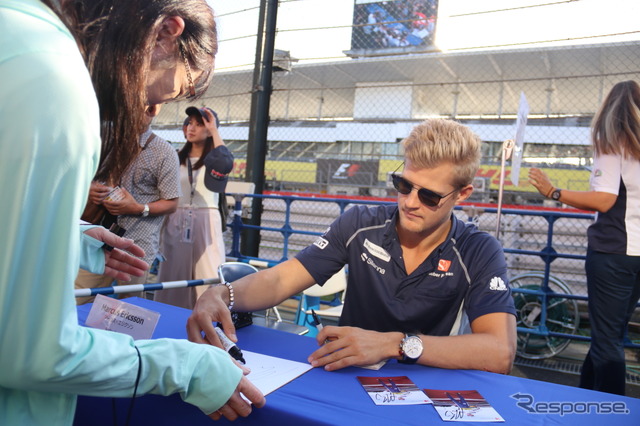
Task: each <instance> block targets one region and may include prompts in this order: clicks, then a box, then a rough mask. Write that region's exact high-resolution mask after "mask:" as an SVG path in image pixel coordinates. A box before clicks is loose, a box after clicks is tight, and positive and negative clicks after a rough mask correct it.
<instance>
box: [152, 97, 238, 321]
mask: <svg viewBox="0 0 640 426" xmlns="http://www.w3.org/2000/svg"><path fill="white" fill-rule="evenodd" d="M186 113H187V116H188V118H189V124H188V126H187V128H186V137H187V142H186V143H185V145H184V147H183V148H182V149H181V150H180V152H179V153H178V158H179V159H180V185H181V188H182V196H181V197H180V200H179V204H178V210H176V212H175V213H173V214H171V215H169V216H167V218H166V219H165V223H164V226H163V229H162V234H161V238H160V239H161V247H160V252H161V253H162V254H163V255H164V256H165V258H166V260H165V261H164V262H162V263H161V264H160V272H159V274H158V280H159V281H161V282H167V281H177V280H192V279H202V278H215V277H217V276H218V273H217V268H218V265H220V263H222V262H224V260H225V247H224V240H223V239H222V219H221V216H220V211H219V210H218V207H219V197H221V196H224V189H225V187H226V184H227V177H228V175H229V172H231V169H232V168H233V156H232V155H231V153H230V152H229V150H228V149H227V147H226V146H225V144H224V141H223V140H222V138H221V137H220V134H219V133H218V124H219V121H218V117H217V116H216V114H215V112H213V110H211V109H210V108H196V107H193V106H192V107H189V108H187V109H186ZM206 289H207V288H206V287H205V286H197V287H188V288H178V289H167V290H163V291H160V292H157V293H156V295H155V300H157V301H159V302H162V303H168V304H171V305H175V306H180V307H183V308H187V309H193V306H194V305H195V302H196V300H197V299H198V297H199V296H200V294H202V293H203V292H204V291H205V290H206Z"/></svg>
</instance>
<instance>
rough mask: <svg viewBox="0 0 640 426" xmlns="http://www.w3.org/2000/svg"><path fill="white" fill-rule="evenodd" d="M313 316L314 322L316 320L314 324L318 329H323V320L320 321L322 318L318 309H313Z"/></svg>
mask: <svg viewBox="0 0 640 426" xmlns="http://www.w3.org/2000/svg"><path fill="white" fill-rule="evenodd" d="M311 316H312V317H313V322H315V324H314V325H315V326H316V328H317V329H318V331H320V330H322V327H323V326H322V322H320V318H319V317H318V315H317V314H316V311H314V310H313V309H312V310H311Z"/></svg>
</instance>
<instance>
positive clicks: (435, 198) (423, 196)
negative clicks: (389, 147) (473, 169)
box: [391, 172, 459, 207]
mask: <svg viewBox="0 0 640 426" xmlns="http://www.w3.org/2000/svg"><path fill="white" fill-rule="evenodd" d="M391 180H392V181H393V187H394V188H395V189H396V191H398V192H399V193H401V194H402V195H409V194H410V193H411V191H412V190H413V188H416V189H417V191H418V199H419V200H420V202H421V203H422V204H424V205H425V206H428V207H436V206H437V205H438V204H440V201H442V199H443V198H447V197H448V196H449V195H451V194H453V193H454V192H456V191H457V190H458V189H459V188H456V189H454V190H453V191H451V192H449V193H448V194H445V195H440V194H436V193H435V192H433V191H431V190H429V189H427V188H421V187H419V186H417V185H414V184H413V183H411V182H409V181H408V180H406V179H405V178H403V177H402V176H400V175H397V174H396V173H395V172H393V173H392V174H391Z"/></svg>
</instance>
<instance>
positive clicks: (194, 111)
mask: <svg viewBox="0 0 640 426" xmlns="http://www.w3.org/2000/svg"><path fill="white" fill-rule="evenodd" d="M205 109H208V110H209V111H210V112H211V113H212V114H213V117H214V118H215V119H216V127H220V119H218V114H216V112H215V111H214V110H212V109H211V108H206V107H205V108H196V107H194V106H190V107H189V108H187V109H186V110H185V111H184V112H186V113H187V115H188V116H189V117H191V116H194V115H195V116H196V117H201V118H202V120H203V121H207V119H208V118H207V117H209V116H208V115H207V113H206V112H205V111H204V110H205Z"/></svg>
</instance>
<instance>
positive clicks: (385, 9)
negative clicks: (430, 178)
mask: <svg viewBox="0 0 640 426" xmlns="http://www.w3.org/2000/svg"><path fill="white" fill-rule="evenodd" d="M347 3H348V2H347ZM440 3H441V4H440V5H438V2H436V1H432V0H420V1H418V0H416V1H400V0H397V1H386V2H360V1H357V2H354V5H353V20H352V24H351V25H350V26H344V25H343V26H339V27H330V26H326V25H323V23H322V22H318V23H317V26H316V27H315V28H296V27H295V26H294V25H295V24H294V23H291V22H290V21H283V23H280V22H279V21H278V24H277V31H276V45H278V41H279V40H290V39H291V38H296V37H299V38H306V39H308V40H310V41H309V46H311V44H312V43H313V41H315V42H316V44H319V43H321V42H324V41H325V40H331V39H332V37H331V35H332V34H334V33H336V32H344V31H347V32H350V34H351V36H350V38H349V39H348V41H347V44H346V45H344V46H340V49H338V51H339V52H341V53H340V55H339V56H341V57H321V58H297V59H296V58H294V57H292V54H291V53H290V52H286V51H278V50H276V55H275V59H274V68H273V75H272V77H273V78H272V88H271V97H270V100H271V101H270V109H269V131H268V137H267V145H268V146H267V150H266V152H267V154H266V158H265V167H264V175H265V179H266V186H265V188H266V189H267V190H282V191H303V192H315V193H324V194H342V195H350V196H353V195H369V196H374V197H381V196H382V197H384V196H387V195H389V193H390V192H389V186H388V179H387V178H388V174H389V173H390V172H391V171H393V170H394V169H395V168H396V167H397V166H398V165H399V164H400V158H401V152H400V144H399V141H401V140H402V139H403V138H404V137H406V136H407V134H408V133H409V132H410V130H411V128H412V127H413V126H414V125H415V124H417V123H419V122H420V121H422V120H424V119H426V118H429V117H448V118H453V119H456V120H459V121H461V122H463V123H465V124H467V125H468V126H470V127H471V128H472V129H473V130H474V131H475V132H476V133H478V135H479V136H480V137H481V139H482V140H483V141H484V143H483V160H482V164H481V167H480V170H479V172H478V174H477V179H476V182H475V186H476V192H475V197H476V200H477V201H483V202H487V203H495V202H496V200H497V196H496V194H497V189H498V184H499V170H500V167H499V165H500V154H501V152H502V145H503V141H504V140H506V139H511V138H513V137H514V136H515V123H516V117H517V112H518V107H519V102H520V97H521V95H522V94H524V95H525V97H526V99H527V101H528V104H529V110H530V112H529V118H528V124H527V127H526V130H525V135H524V141H525V143H524V146H523V153H522V167H521V169H520V173H519V176H518V179H512V177H511V176H510V172H511V170H510V168H508V169H507V178H506V186H505V197H504V201H505V203H506V204H512V205H543V204H548V205H551V206H555V205H556V204H555V203H549V202H548V201H546V200H543V198H542V197H541V196H540V195H539V194H538V193H537V192H536V191H534V189H533V187H532V186H531V185H530V184H529V183H528V182H527V173H528V169H529V167H532V166H536V167H541V168H543V169H544V170H546V171H547V172H548V174H549V175H550V178H551V180H552V182H553V183H554V185H555V186H557V187H560V188H566V189H573V190H586V189H588V187H589V175H590V171H589V167H590V165H591V163H592V157H591V149H590V135H589V124H590V121H591V118H592V116H593V114H594V112H595V111H596V109H597V108H598V106H599V104H600V103H601V101H602V99H603V96H604V95H605V94H606V93H607V91H608V90H609V89H610V88H611V86H612V85H613V84H615V83H616V82H619V81H621V80H628V79H636V80H640V41H638V40H632V41H615V42H611V41H610V40H612V39H613V38H612V37H611V36H612V35H611V34H604V36H603V34H600V33H598V29H597V28H593V30H592V31H593V33H591V34H586V35H585V34H582V36H581V38H575V39H570V38H567V39H565V40H564V42H563V43H559V42H556V43H552V42H550V41H549V40H535V39H534V41H533V42H520V43H518V42H515V41H512V40H511V39H509V40H507V39H505V40H503V42H502V44H501V45H499V46H480V47H479V48H469V49H464V48H459V49H452V50H448V51H443V50H441V49H439V47H438V45H437V44H434V41H435V40H437V38H436V39H434V38H433V34H436V36H437V35H438V31H439V26H440V24H438V22H439V21H438V19H445V18H449V20H451V19H453V18H455V17H453V18H452V17H451V16H446V15H443V14H445V13H446V8H444V6H447V7H450V6H449V5H448V4H445V3H443V2H440ZM558 3H571V2H558ZM246 4H247V2H246V1H245V2H240V3H239V4H238V7H237V11H234V12H233V14H234V15H238V17H244V16H247V15H249V14H253V15H255V14H257V10H256V9H257V8H256V7H253V8H248V7H247V8H246V10H245V9H244V7H245V5H246ZM253 4H254V5H255V4H257V3H256V2H253ZM581 4H586V3H585V2H573V3H572V4H571V5H567V6H566V7H571V8H578V9H575V10H576V13H578V11H579V10H580V9H579V8H580V7H582V6H581ZM213 5H214V8H215V6H216V5H215V2H214V3H213ZM537 6H540V8H542V9H543V10H547V11H548V13H553V12H555V11H557V10H558V7H554V6H553V5H547V6H546V7H547V8H546V9H545V5H537ZM556 6H557V5H556ZM293 7H297V8H298V9H299V10H304V13H305V14H306V15H311V16H312V15H313V14H315V13H317V14H318V15H320V13H321V9H322V8H323V7H326V6H324V5H323V2H319V1H313V0H301V1H296V2H291V1H281V2H280V6H279V12H278V13H279V14H282V16H285V15H284V14H283V12H284V11H286V10H287V9H288V8H293ZM314 8H317V9H314ZM494 12H495V11H494ZM479 13H480V12H479ZM527 13H532V12H531V11H529V12H527V10H524V11H522V13H521V14H519V15H517V16H516V17H517V19H520V20H521V21H520V25H522V26H525V25H527V20H528V19H529V15H527ZM602 13H606V11H603V12H602ZM372 15H375V16H374V17H373V18H372V17H371V16H372ZM278 16H280V15H278ZM283 19H284V18H283ZM371 19H373V21H372V20H371ZM458 19H461V18H460V17H458ZM286 25H289V27H287V26H286ZM510 25H513V26H517V25H518V23H517V22H515V23H514V22H511V23H510ZM223 29H224V28H223ZM443 29H446V28H445V27H443ZM638 29H640V24H638ZM246 31H247V34H246V36H247V37H253V38H252V40H253V39H254V38H255V34H252V33H251V28H246ZM382 32H385V34H386V37H387V38H389V37H391V38H393V37H395V36H398V37H400V38H402V37H405V38H406V37H408V38H409V39H410V40H412V43H413V44H410V45H404V46H395V45H389V41H388V42H387V45H386V46H378V45H377V44H376V43H378V42H376V41H375V36H374V33H379V34H380V33H382ZM637 33H638V34H640V31H637ZM605 36H609V37H605ZM469 37H470V38H472V37H473V36H472V35H471V34H470V36H469ZM514 37H515V36H514ZM637 38H640V37H638V36H637V35H636V39H637ZM420 40H422V41H420ZM514 40H515V39H514ZM237 42H238V40H237V38H236V39H228V40H225V39H222V40H221V42H220V44H221V49H220V50H221V52H222V53H221V54H220V55H224V52H227V54H229V52H230V51H229V49H226V50H225V46H230V47H231V48H232V47H233V46H235V44H234V43H237ZM391 43H392V44H393V43H395V42H391ZM420 43H422V44H420ZM263 65H264V64H259V66H260V67H262V66H263ZM234 69H235V68H233V67H230V68H227V69H226V70H224V69H223V70H218V71H216V73H215V74H214V78H213V82H212V85H211V87H210V89H209V91H208V92H207V93H206V94H205V95H204V96H203V97H202V98H201V99H199V100H197V101H195V103H196V104H197V105H199V106H205V105H206V106H209V107H211V108H213V109H215V110H216V111H217V112H218V114H219V117H220V119H221V130H220V131H221V135H222V137H223V138H224V139H225V141H226V143H227V145H228V146H229V147H230V149H231V150H232V151H233V153H234V155H235V157H236V161H235V167H234V170H233V172H232V178H234V179H238V180H244V179H245V177H246V176H247V169H246V167H247V157H250V156H252V155H253V153H252V152H248V137H249V129H250V125H251V123H250V122H249V118H250V115H251V108H252V95H253V93H254V92H255V91H256V90H257V88H256V87H254V84H255V83H254V78H253V77H254V75H253V73H254V70H253V69H252V68H247V67H244V68H243V69H241V70H234ZM187 105H189V104H188V103H186V102H178V103H175V104H170V105H168V106H166V107H165V108H164V109H163V110H162V112H161V115H160V117H158V119H157V120H156V121H155V123H154V126H155V128H156V131H157V132H158V133H159V134H160V135H161V136H164V137H165V138H166V139H168V140H170V141H172V142H174V143H176V144H180V143H183V142H184V136H183V134H182V131H181V130H180V125H181V123H182V121H183V119H184V117H185V115H184V110H185V108H186V106H187ZM515 180H517V181H518V184H517V185H516V184H514V181H515ZM575 232H576V233H578V232H580V229H579V226H577V227H576V230H575Z"/></svg>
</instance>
